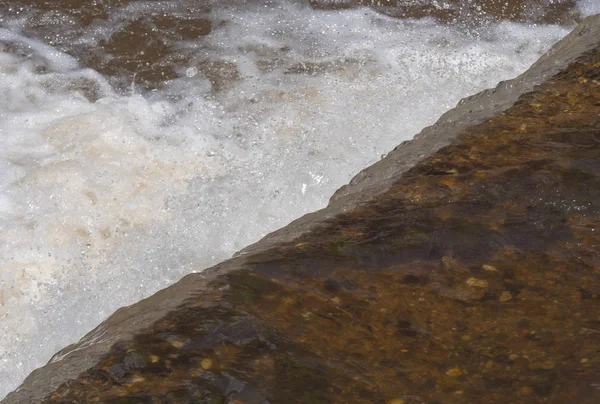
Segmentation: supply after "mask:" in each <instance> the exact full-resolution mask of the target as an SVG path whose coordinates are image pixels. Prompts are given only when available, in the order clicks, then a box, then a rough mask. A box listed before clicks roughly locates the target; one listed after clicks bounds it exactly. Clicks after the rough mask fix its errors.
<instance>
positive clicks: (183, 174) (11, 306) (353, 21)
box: [0, 3, 593, 397]
mask: <svg viewBox="0 0 600 404" xmlns="http://www.w3.org/2000/svg"><path fill="white" fill-rule="evenodd" d="M586 4H587V3H586ZM590 4H591V3H590ZM131 7H132V8H131V10H129V11H132V12H140V13H142V12H144V9H143V7H142V6H139V7H138V8H135V7H136V5H135V4H134V5H132V6H131ZM144 7H145V6H144ZM291 7H292V6H290V5H288V7H286V8H276V7H274V8H268V9H258V8H254V9H250V8H249V9H246V10H231V9H226V8H223V9H221V10H217V11H214V12H218V13H220V15H219V18H220V19H222V20H223V21H226V22H227V23H226V24H221V25H220V26H218V27H216V28H214V29H213V31H212V32H211V34H210V35H208V36H207V37H205V38H203V39H202V41H203V45H202V47H198V49H199V51H198V52H199V53H201V54H199V55H198V58H201V59H203V60H205V59H209V60H210V59H211V58H214V59H215V60H216V59H219V60H226V61H228V62H231V63H233V64H234V65H235V66H236V67H237V69H238V70H239V72H240V79H239V80H237V81H235V82H233V83H231V85H230V86H229V88H228V89H227V90H224V91H221V92H220V93H217V94H216V95H215V94H214V92H211V84H210V82H209V81H208V80H207V78H206V77H204V76H203V75H202V73H201V72H199V70H198V68H197V66H196V65H194V64H193V63H192V64H190V65H186V66H181V69H180V70H181V72H180V73H181V78H180V79H177V80H173V81H172V82H170V83H169V84H168V85H167V86H166V87H165V88H164V89H161V90H160V91H156V92H152V93H149V94H144V95H141V94H139V93H137V92H136V91H135V86H132V93H131V94H129V95H123V94H120V93H119V92H117V91H114V90H113V89H112V88H111V87H110V85H109V84H108V83H107V81H106V80H105V78H103V77H102V76H101V75H100V74H98V73H97V72H95V71H93V70H91V69H86V68H82V67H80V66H79V65H78V63H77V62H76V61H75V60H74V59H73V58H72V57H70V56H68V55H67V54H65V53H61V52H60V51H58V50H57V49H55V48H52V47H50V46H48V45H45V44H42V43H40V42H38V41H35V40H33V39H30V38H26V37H24V36H23V35H22V34H20V29H19V24H18V23H19V21H17V22H16V23H14V24H12V25H11V24H8V25H7V28H0V268H1V269H0V330H1V332H0V397H3V396H4V395H5V394H7V393H8V392H9V391H10V390H12V389H14V388H15V387H16V386H17V385H18V384H19V383H20V382H21V381H22V380H23V378H24V377H25V376H26V375H27V374H28V373H29V372H30V371H31V370H33V369H34V368H36V367H39V366H41V365H43V364H44V363H45V362H46V361H47V360H48V359H49V358H50V356H51V355H52V354H53V353H55V352H56V351H58V350H59V349H61V348H62V347H64V346H65V345H67V344H69V343H72V342H75V341H76V340H78V339H79V338H80V337H81V336H82V335H83V334H84V333H85V332H87V331H89V330H90V329H91V328H92V327H94V326H95V325H97V324H98V323H99V322H101V321H102V320H103V319H105V318H106V317H107V316H108V315H110V314H111V313H112V312H113V311H114V310H116V309H117V308H119V307H121V306H124V305H129V304H131V303H134V302H135V301H137V300H139V299H141V298H143V297H146V296H148V295H150V294H152V293H154V292H155V291H156V290H158V289H160V288H162V287H165V286H167V285H168V284H169V283H172V282H173V281H176V280H177V279H178V278H180V277H181V276H182V275H184V274H186V273H189V272H192V271H201V270H202V269H204V268H206V267H208V266H210V265H212V264H215V263H216V262H218V261H220V260H223V259H225V258H227V257H229V256H230V255H231V254H232V253H233V252H235V251H237V250H239V249H240V248H242V247H244V246H246V245H248V244H249V243H251V242H254V241H257V240H258V239H259V238H260V237H261V236H263V235H265V234H266V233H268V232H270V231H272V230H275V229H276V228H278V227H281V226H283V225H285V224H286V223H288V222H289V221H291V220H292V219H294V218H296V217H299V216H301V215H302V214H304V213H307V212H309V211H314V210H316V209H319V208H321V207H323V206H325V204H326V203H327V200H328V198H329V196H330V195H331V194H332V193H333V191H335V189H337V188H338V187H340V186H341V185H343V184H344V183H346V182H348V181H349V179H350V178H351V177H352V176H353V175H354V174H355V173H356V172H358V171H359V170H360V169H362V168H364V167H365V166H367V165H369V164H371V163H373V162H375V161H376V160H377V159H379V157H380V156H381V155H382V154H383V153H386V152H387V151H389V150H390V149H392V148H393V147H394V146H395V145H397V144H399V143H400V142H402V141H403V140H406V139H409V138H411V137H412V136H413V135H414V134H415V133H417V132H418V131H419V130H420V129H421V128H422V127H424V126H426V125H429V124H432V123H433V122H434V121H435V119H436V118H437V117H438V116H439V115H440V114H441V113H442V112H444V111H445V110H447V109H448V108H451V107H452V106H454V105H455V104H456V102H457V101H458V100H459V99H461V98H462V97H464V96H467V95H470V94H472V93H475V92H477V91H479V90H481V89H483V88H487V87H491V86H494V85H495V84H496V83H497V82H498V81H500V80H505V79H507V78H511V77H514V76H516V75H517V74H519V73H520V72H522V71H524V70H525V69H526V68H527V67H528V66H529V65H530V64H531V63H532V62H534V61H535V60H536V59H537V58H538V57H539V56H540V55H541V54H542V53H543V52H544V51H545V50H547V49H548V48H549V47H550V46H551V44H553V43H554V42H556V41H557V40H558V39H560V38H561V37H562V36H564V35H565V34H566V33H567V32H568V30H567V29H566V28H561V27H557V26H527V25H520V24H515V23H508V22H503V23H495V24H493V25H488V26H487V27H486V28H485V29H483V28H482V31H481V32H479V35H476V36H474V35H472V33H469V32H468V31H465V30H462V31H461V30H460V29H457V28H452V27H449V26H439V25H437V24H436V23H435V22H434V21H433V20H427V19H426V20H420V21H415V20H398V19H392V18H389V17H385V16H382V15H378V14H377V13H375V12H373V11H371V10H368V9H355V10H342V11H320V12H315V11H314V10H310V9H309V8H307V7H305V6H304V7H301V6H293V7H294V8H293V9H291ZM589 7H592V8H593V5H591V6H589ZM591 11H593V10H591V8H590V11H589V12H591ZM95 34H97V35H100V34H101V33H99V32H97V33H95ZM95 34H94V33H91V34H90V35H89V37H88V38H87V39H86V40H93V37H94V35H95ZM188 45H189V47H188V49H193V48H194V46H196V44H193V43H191V44H188ZM15 47H16V48H18V49H27V52H26V53H27V54H25V55H24V54H22V53H19V52H15V51H14V48H15ZM266 59H268V60H269V61H270V65H269V68H264V66H263V65H261V63H263V62H264V61H265V60H266ZM261 66H263V67H262V68H261ZM41 67H43V68H41ZM133 84H134V83H133ZM90 89H91V90H93V93H94V94H95V96H94V97H90V96H89V92H90V91H91V90H90Z"/></svg>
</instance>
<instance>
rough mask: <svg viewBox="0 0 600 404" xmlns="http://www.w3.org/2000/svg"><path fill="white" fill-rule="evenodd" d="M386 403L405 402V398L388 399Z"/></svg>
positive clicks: (401, 403) (402, 403) (398, 403)
mask: <svg viewBox="0 0 600 404" xmlns="http://www.w3.org/2000/svg"><path fill="white" fill-rule="evenodd" d="M385 403H386V404H404V400H403V399H401V398H392V399H391V400H387V401H386V402H385Z"/></svg>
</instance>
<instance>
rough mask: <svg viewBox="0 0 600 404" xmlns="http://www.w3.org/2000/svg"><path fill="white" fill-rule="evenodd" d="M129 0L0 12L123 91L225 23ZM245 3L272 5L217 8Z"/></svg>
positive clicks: (473, 7) (443, 6)
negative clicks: (137, 8) (135, 7)
mask: <svg viewBox="0 0 600 404" xmlns="http://www.w3.org/2000/svg"><path fill="white" fill-rule="evenodd" d="M134 3H136V2H134V1H131V0H99V1H94V2H92V3H90V2H87V1H79V0H62V1H47V0H31V1H24V0H17V1H11V2H5V3H3V4H0V15H4V20H12V19H18V18H23V17H25V18H27V23H26V24H25V26H24V27H23V33H24V34H26V35H27V36H29V37H32V38H37V39H41V40H43V41H44V42H46V43H48V44H49V45H52V46H55V47H56V48H57V49H59V50H61V51H63V52H66V53H69V54H71V55H73V56H74V57H75V58H77V60H79V61H80V63H81V64H82V65H83V66H86V67H91V68H93V69H95V70H97V71H98V72H100V73H102V74H103V75H106V76H108V77H110V78H111V81H112V83H113V84H114V85H115V86H117V87H120V88H122V89H123V90H126V89H129V87H130V86H131V83H132V82H133V83H135V84H136V85H137V86H138V87H139V88H141V89H144V90H152V89H157V88H160V87H161V86H162V85H163V84H164V83H165V82H166V81H169V80H172V79H175V78H177V77H180V76H182V74H183V72H182V69H183V70H185V66H188V65H189V64H190V63H195V62H196V59H197V55H196V53H197V50H198V49H200V50H201V49H202V45H200V46H199V48H195V50H196V52H190V50H189V49H186V48H185V46H182V44H184V43H185V42H186V41H191V40H196V41H198V40H201V38H202V37H203V36H205V35H207V34H209V33H210V32H211V29H212V27H213V26H215V25H218V24H223V23H224V22H223V21H222V20H220V19H219V18H218V17H217V16H216V15H215V14H214V13H212V10H213V8H214V7H215V6H216V5H213V4H212V3H211V2H209V1H199V2H197V1H194V2H176V1H167V2H164V3H160V4H158V3H157V5H155V6H153V8H151V9H149V11H148V12H147V13H144V14H143V15H139V13H134V14H128V11H127V10H128V8H127V7H129V6H131V5H132V4H134ZM140 4H141V3H140ZM307 4H310V6H311V7H313V8H315V9H317V10H319V9H339V8H353V7H359V6H368V7H371V8H373V9H374V10H376V11H378V12H380V13H383V14H386V15H389V16H391V17H395V18H402V19H411V18H416V19H419V18H425V17H431V18H435V19H436V20H438V21H439V22H440V23H444V24H451V25H456V26H458V25H464V26H465V27H474V26H481V25H485V24H486V23H489V22H492V21H499V20H508V21H517V22H526V23H537V24H564V25H572V24H573V23H575V22H577V21H579V20H580V18H581V17H580V15H579V12H578V10H577V7H576V3H575V1H574V0H560V1H553V2H548V1H541V0H535V1H531V0H511V1H504V0H502V1H499V0H487V1H478V2H465V1H460V0H450V1H444V2H437V1H421V0H414V1H400V0H389V1H388V0H384V1H378V0H356V1H355V0H310V1H308V3H307ZM247 5H264V6H265V7H270V6H274V5H275V3H273V2H270V1H262V2H261V1H249V2H243V4H238V5H236V4H235V2H231V4H230V5H229V3H219V4H218V7H220V8H223V7H224V8H227V7H237V6H239V7H242V6H243V7H245V6H247ZM0 21H2V20H0ZM94 29H96V30H98V31H99V32H100V33H99V34H98V38H97V40H95V41H88V40H85V41H82V37H84V36H85V35H86V34H87V33H88V31H89V30H94ZM198 67H199V69H200V71H201V72H203V73H204V74H205V75H206V76H207V77H208V78H209V80H210V81H211V83H212V85H213V87H214V88H215V89H216V91H219V90H220V89H223V88H229V87H230V85H231V83H234V82H235V81H236V79H237V78H238V77H239V72H238V71H237V69H236V67H235V66H234V65H232V64H231V63H228V62H227V61H224V60H218V61H214V60H201V61H200V62H199V63H198ZM228 83H229V84H228Z"/></svg>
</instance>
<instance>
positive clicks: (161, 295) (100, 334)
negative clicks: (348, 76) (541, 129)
mask: <svg viewBox="0 0 600 404" xmlns="http://www.w3.org/2000/svg"><path fill="white" fill-rule="evenodd" d="M598 46H600V15H596V16H591V17H588V18H586V19H585V20H584V21H583V22H582V23H581V24H579V25H578V26H577V28H575V30H574V31H573V32H572V33H570V34H569V35H568V36H567V37H565V38H564V39H563V40H561V41H560V42H559V43H557V44H556V45H555V46H554V47H553V48H552V49H551V50H550V51H549V52H548V53H547V54H546V55H545V56H543V57H542V58H541V59H540V60H539V61H538V62H536V63H535V64H534V65H533V66H532V67H531V68H530V69H529V70H528V71H527V72H525V73H524V74H522V75H521V76H519V77H517V78H515V79H513V80H510V81H506V82H502V83H500V84H499V85H498V86H497V87H496V88H495V89H490V90H485V91H483V92H481V93H479V94H476V95H474V96H471V97H468V98H466V99H464V100H462V101H461V102H460V103H459V104H458V105H457V107H456V108H454V109H453V110H451V111H449V112H447V113H445V114H444V115H443V116H442V117H441V118H440V119H439V120H438V122H437V123H436V124H435V125H433V126H430V127H428V128H425V129H424V130H423V131H422V132H421V133H420V134H418V135H417V136H416V137H415V139H414V140H412V141H409V142H404V143H403V144H401V145H400V146H398V147H397V148H396V149H394V151H392V152H390V153H389V155H388V156H387V157H386V158H384V159H382V160H381V161H380V162H378V163H376V164H374V165H372V166H371V167H368V168H366V169H365V170H363V171H362V172H360V173H359V174H358V175H357V176H356V177H355V178H354V179H353V180H352V181H351V182H350V184H348V185H346V186H344V187H342V188H340V189H339V190H338V191H337V192H336V193H335V194H334V195H333V197H332V198H331V200H330V203H329V205H328V206H327V208H325V209H323V210H321V211H318V212H315V213H312V214H308V215H305V216H304V217H302V218H300V219H298V220H296V221H294V222H292V223H291V224H290V225H288V226H286V227H285V228H283V229H281V230H278V231H276V232H274V233H271V234H270V235H268V236H266V237H265V238H263V239H262V240H261V241H259V242H258V243H256V244H254V245H251V246H249V247H247V248H246V249H244V250H242V251H241V252H239V253H238V254H236V255H235V256H234V257H233V258H232V259H230V260H228V261H225V262H223V263H221V264H219V265H217V266H215V267H212V268H210V269H207V270H206V271H204V272H203V273H201V274H191V275H188V276H186V277H184V278H183V279H182V280H180V281H179V282H177V283H176V284H174V285H172V286H171V287H169V288H166V289H164V290H161V291H159V292H157V293H156V294H155V295H153V296H151V297H149V298H147V299H144V300H142V301H140V302H138V303H136V304H134V305H132V306H129V307H126V308H121V309H119V310H117V311H116V312H115V313H114V314H113V315H112V316H111V317H109V318H108V319H107V320H106V321H105V322H103V323H102V324H100V325H99V326H98V327H97V328H95V329H94V330H92V331H91V332H90V333H88V334H87V335H86V336H85V337H84V338H82V339H81V341H79V342H78V343H76V344H73V345H71V346H69V347H67V348H65V349H63V350H62V351H60V352H59V353H57V354H56V355H55V356H54V357H53V358H52V359H51V360H50V362H49V363H48V364H47V365H46V366H44V367H43V368H40V369H37V370H35V371H34V372H32V373H31V374H30V375H29V376H28V377H27V379H26V380H25V381H24V383H23V384H22V386H21V387H19V388H18V389H17V390H16V391H15V392H13V393H11V394H9V395H8V396H7V397H6V399H5V400H3V401H2V402H4V403H24V402H26V403H36V402H40V401H42V400H43V399H44V397H46V396H47V395H48V394H49V393H51V392H52V391H54V390H55V389H56V388H57V387H58V386H59V385H61V384H63V383H64V382H65V381H67V380H69V379H74V378H76V377H77V376H78V375H79V374H80V373H81V372H83V371H85V370H87V369H89V368H91V367H92V366H94V365H95V364H96V363H97V361H98V360H99V359H100V358H101V357H102V356H103V355H104V354H105V353H107V352H108V350H109V349H110V347H111V346H113V345H114V344H115V343H116V342H118V341H126V340H129V339H131V338H132V337H133V336H134V335H136V334H137V333H139V332H140V331H141V330H144V329H145V328H147V327H148V326H149V325H151V324H152V323H155V322H156V321H158V320H160V319H161V318H164V317H165V316H166V315H167V314H168V313H169V312H171V311H173V310H175V309H176V308H177V307H179V306H180V305H182V304H183V303H184V302H185V301H186V300H187V299H189V298H192V297H193V296H194V295H197V294H198V293H202V291H207V292H208V291H209V288H208V283H209V282H210V281H211V280H213V279H214V278H216V277H217V276H219V275H221V274H223V273H225V272H229V271H234V270H236V269H240V268H242V267H243V266H244V265H245V263H246V262H247V260H248V259H249V258H250V257H251V256H252V255H254V254H256V253H258V252H261V251H265V250H268V249H269V248H271V247H273V246H275V245H277V244H279V243H284V242H289V241H292V240H294V239H296V238H298V237H300V236H301V235H303V234H306V233H309V232H312V231H314V230H316V229H318V228H319V227H320V225H321V224H322V223H324V222H325V221H326V220H328V219H331V218H333V217H334V216H336V215H338V214H341V213H344V212H347V211H349V210H351V209H353V208H355V207H357V206H359V205H361V204H362V203H365V202H367V201H369V200H370V199H372V198H374V197H376V196H378V195H380V194H382V193H384V192H385V191H387V190H388V189H389V188H390V187H391V185H392V184H393V183H394V182H395V181H396V180H397V179H398V178H399V177H401V176H402V175H403V173H404V172H406V171H407V170H408V169H410V168H411V167H413V166H414V165H416V164H417V163H418V162H419V161H421V160H422V159H424V158H425V157H427V156H429V155H431V154H432V153H435V152H436V151H437V150H439V149H441V148H442V147H444V146H447V145H449V144H451V143H452V141H453V139H455V138H456V137H457V136H459V135H460V134H461V133H463V132H464V131H465V130H466V129H467V128H469V127H471V126H473V125H477V124H479V123H482V122H484V121H486V120H487V119H489V118H491V117H493V116H494V115H497V114H499V113H501V112H502V111H504V110H506V109H507V108H509V107H511V106H512V105H513V104H514V103H515V102H516V101H517V99H518V98H519V97H520V96H521V95H522V94H524V93H526V92H528V91H531V90H532V89H534V87H535V86H536V85H539V84H541V83H542V82H544V81H545V80H546V79H548V78H550V77H552V76H553V75H555V74H557V73H559V72H560V71H562V70H564V69H565V68H566V67H567V66H568V64H569V63H570V62H572V61H574V60H576V59H577V58H578V57H579V56H581V55H582V54H583V53H585V52H586V51H588V50H590V49H593V48H596V47H598ZM157 302H160V304H157Z"/></svg>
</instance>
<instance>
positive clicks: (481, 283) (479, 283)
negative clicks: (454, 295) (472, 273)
mask: <svg viewBox="0 0 600 404" xmlns="http://www.w3.org/2000/svg"><path fill="white" fill-rule="evenodd" d="M467 285H469V286H473V287H476V288H487V287H488V281H486V280H485V279H477V278H469V279H467Z"/></svg>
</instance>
